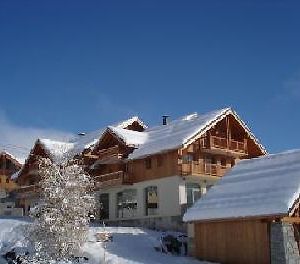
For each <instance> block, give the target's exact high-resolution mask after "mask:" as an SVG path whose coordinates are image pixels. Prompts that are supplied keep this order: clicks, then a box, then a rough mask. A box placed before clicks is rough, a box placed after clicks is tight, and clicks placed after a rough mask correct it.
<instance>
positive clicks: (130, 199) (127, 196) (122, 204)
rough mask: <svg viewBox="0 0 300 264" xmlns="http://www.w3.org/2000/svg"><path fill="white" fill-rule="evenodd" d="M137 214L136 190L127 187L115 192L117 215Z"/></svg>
mask: <svg viewBox="0 0 300 264" xmlns="http://www.w3.org/2000/svg"><path fill="white" fill-rule="evenodd" d="M136 215H137V190H135V189H127V190H124V191H123V192H118V193H117V217H118V218H123V217H134V216H136Z"/></svg>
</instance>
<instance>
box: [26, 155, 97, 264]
mask: <svg viewBox="0 0 300 264" xmlns="http://www.w3.org/2000/svg"><path fill="white" fill-rule="evenodd" d="M39 175H40V177H41V180H40V183H39V186H40V192H41V199H40V204H39V206H37V210H35V212H34V214H35V222H34V224H33V225H32V226H31V228H30V230H29V233H28V234H29V239H30V241H31V242H32V244H33V246H34V249H35V255H34V256H32V260H34V261H33V262H35V263H49V262H48V261H53V260H56V261H57V260H59V261H60V260H62V261H69V260H71V259H73V258H74V257H75V256H80V248H81V246H82V245H83V243H84V242H85V241H86V240H87V235H88V228H89V213H90V212H91V211H93V210H94V204H95V202H94V195H93V192H92V188H93V181H92V180H91V178H90V177H89V176H88V175H87V174H85V173H84V171H83V169H82V166H80V165H79V164H78V162H76V161H74V160H72V161H68V162H64V163H62V164H59V163H53V162H52V161H51V160H50V159H41V160H40V164H39ZM29 259H30V257H29V258H28V259H27V260H28V261H29ZM31 263H32V262H31Z"/></svg>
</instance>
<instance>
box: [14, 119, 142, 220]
mask: <svg viewBox="0 0 300 264" xmlns="http://www.w3.org/2000/svg"><path fill="white" fill-rule="evenodd" d="M114 126H115V127H117V128H122V129H128V130H129V129H131V130H136V131H143V130H144V129H145V128H146V127H147V126H146V125H145V124H144V123H143V122H142V121H141V120H140V119H139V118H138V117H136V116H135V117H132V118H130V119H128V120H124V121H122V122H120V123H117V124H115V125H114ZM103 131H104V129H99V130H96V131H93V132H90V133H87V134H84V133H80V135H78V137H76V138H75V139H73V140H72V141H70V142H61V141H56V140H51V139H37V140H36V142H35V144H34V146H33V148H32V150H31V151H30V154H29V155H28V157H27V159H26V161H25V163H24V165H23V166H22V169H21V170H20V171H19V172H18V173H17V174H16V175H15V177H14V178H15V181H16V183H17V184H18V185H19V188H18V190H17V200H18V206H19V207H22V208H23V209H24V214H25V215H27V214H28V212H29V210H30V208H32V207H33V206H35V205H36V204H38V202H39V189H38V182H39V180H40V179H39V175H38V160H39V158H41V157H42V158H49V159H51V160H52V161H58V160H60V159H62V158H64V159H68V158H73V157H77V158H78V159H82V160H83V162H84V163H85V164H86V166H87V167H88V165H89V163H90V162H91V161H92V162H93V161H94V160H93V159H92V158H91V157H90V152H91V149H93V146H94V145H95V144H96V143H97V141H98V140H99V138H100V136H101V135H102V133H103Z"/></svg>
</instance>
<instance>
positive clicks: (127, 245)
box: [0, 219, 208, 264]
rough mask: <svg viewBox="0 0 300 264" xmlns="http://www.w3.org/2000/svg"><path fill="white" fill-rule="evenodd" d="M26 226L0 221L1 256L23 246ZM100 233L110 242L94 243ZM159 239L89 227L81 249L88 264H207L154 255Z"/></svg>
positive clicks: (156, 235) (141, 232) (122, 229)
mask: <svg viewBox="0 0 300 264" xmlns="http://www.w3.org/2000/svg"><path fill="white" fill-rule="evenodd" d="M26 224H28V223H27V222H24V221H20V220H12V219H0V254H4V253H5V252H7V251H8V250H11V249H12V248H14V247H22V246H26V241H25V240H24V236H23V228H22V226H24V225H26ZM103 231H107V232H110V233H111V234H112V235H113V242H106V243H104V242H96V238H95V234H96V233H97V232H103ZM160 235H161V233H159V232H155V231H150V230H146V229H140V228H134V227H106V228H105V229H104V228H103V227H91V228H90V233H89V240H88V242H87V243H86V244H85V245H84V247H83V252H84V255H85V256H87V257H88V258H89V263H91V264H99V263H106V264H108V263H111V264H113V263H118V264H123V263H124V264H127V263H128V264H129V263H130V264H142V263H147V264H154V263H155V264H159V263H161V264H188V263H189V264H204V263H208V262H200V261H197V260H195V259H193V258H189V257H178V256H173V255H167V254H164V253H161V252H157V251H155V250H154V247H155V246H157V245H159V240H158V239H159V237H160ZM104 260H105V262H104ZM2 261H3V260H2ZM0 263H1V260H0ZM4 263H5V262H4ZM1 264H2V263H1Z"/></svg>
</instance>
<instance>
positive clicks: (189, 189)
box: [185, 182, 201, 207]
mask: <svg viewBox="0 0 300 264" xmlns="http://www.w3.org/2000/svg"><path fill="white" fill-rule="evenodd" d="M185 188H186V195H187V206H188V207H191V206H192V205H193V204H194V203H195V202H196V201H197V200H198V199H199V198H200V197H201V187H200V185H199V184H198V183H192V182H188V183H186V185H185Z"/></svg>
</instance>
